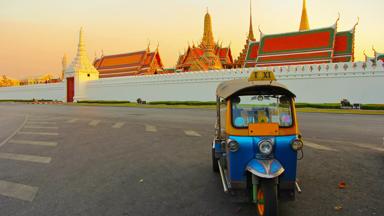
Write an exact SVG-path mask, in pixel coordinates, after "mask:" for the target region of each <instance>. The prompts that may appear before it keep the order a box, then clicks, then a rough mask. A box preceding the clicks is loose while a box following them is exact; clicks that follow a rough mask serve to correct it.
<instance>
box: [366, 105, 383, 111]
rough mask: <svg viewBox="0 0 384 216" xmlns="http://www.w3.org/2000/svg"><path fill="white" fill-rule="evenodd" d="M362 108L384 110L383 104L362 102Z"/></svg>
mask: <svg viewBox="0 0 384 216" xmlns="http://www.w3.org/2000/svg"><path fill="white" fill-rule="evenodd" d="M361 109H363V110H384V104H364V105H362V106H361Z"/></svg>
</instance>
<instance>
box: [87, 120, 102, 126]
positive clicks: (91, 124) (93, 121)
mask: <svg viewBox="0 0 384 216" xmlns="http://www.w3.org/2000/svg"><path fill="white" fill-rule="evenodd" d="M99 123H100V120H92V121H90V122H89V124H88V125H89V126H92V127H95V126H97V125H98V124H99Z"/></svg>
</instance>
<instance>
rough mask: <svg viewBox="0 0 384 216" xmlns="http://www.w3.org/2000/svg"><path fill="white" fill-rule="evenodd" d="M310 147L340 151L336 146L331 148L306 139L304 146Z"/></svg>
mask: <svg viewBox="0 0 384 216" xmlns="http://www.w3.org/2000/svg"><path fill="white" fill-rule="evenodd" d="M306 146H308V147H310V148H314V149H317V150H323V151H336V152H337V151H338V150H336V149H334V148H330V147H326V146H322V145H319V144H316V143H312V142H308V141H305V142H304V147H306Z"/></svg>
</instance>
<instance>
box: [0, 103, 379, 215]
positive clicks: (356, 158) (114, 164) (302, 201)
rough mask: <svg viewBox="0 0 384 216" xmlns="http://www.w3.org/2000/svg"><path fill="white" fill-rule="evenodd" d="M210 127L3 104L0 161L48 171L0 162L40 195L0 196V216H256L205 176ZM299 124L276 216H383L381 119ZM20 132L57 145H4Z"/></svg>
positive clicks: (160, 112) (206, 120) (179, 117)
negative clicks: (296, 154)
mask: <svg viewBox="0 0 384 216" xmlns="http://www.w3.org/2000/svg"><path fill="white" fill-rule="evenodd" d="M26 116H27V119H26ZM94 120H98V121H99V122H97V121H96V123H95V122H94V125H92V124H91V125H90V122H91V121H94ZM214 120H215V112H214V111H213V110H204V109H152V108H150V109H143V108H127V107H85V106H67V105H32V104H6V103H1V104H0V144H1V143H2V144H3V145H2V146H0V154H1V153H12V154H26V155H35V156H43V157H49V158H51V161H50V162H49V163H36V162H30V161H18V160H11V159H0V181H5V182H11V183H18V184H22V185H27V186H32V187H34V188H37V193H35V194H34V198H33V200H31V201H24V200H21V199H19V198H14V197H9V196H4V195H1V190H4V189H1V187H0V215H1V216H4V215H5V216H8V215H10V216H11V215H12V216H21V215H28V216H29V215H38V216H45V215H50V216H52V215H123V216H127V215H128V216H136V215H138V216H141V215H175V216H176V215H177V216H179V215H223V216H225V215H241V216H242V215H244V216H245V215H255V214H256V213H255V207H254V206H253V205H251V204H249V203H244V202H241V201H239V200H238V199H237V198H236V197H232V196H231V195H228V194H224V192H223V190H222V186H221V182H220V178H219V176H218V175H217V174H216V173H213V172H212V171H211V161H210V148H211V141H212V138H213V126H214ZM24 122H26V123H25V124H24V125H23V123H24ZM39 122H40V123H39ZM44 122H45V123H44ZM119 122H120V123H121V122H123V123H122V124H123V125H122V124H120V126H116V123H119ZM299 123H300V129H301V131H302V133H303V136H304V138H305V143H307V144H308V145H307V146H306V147H305V150H304V154H305V155H304V159H303V160H302V161H300V162H299V172H298V178H299V180H300V182H301V187H302V190H303V192H302V193H301V194H297V196H296V201H294V202H281V203H280V215H287V216H291V215H292V216H293V215H295V216H296V215H303V216H304V215H319V216H320V215H321V216H323V215H384V205H383V204H384V201H383V200H384V198H383V194H384V186H383V185H384V178H383V177H384V169H383V168H384V150H383V147H384V145H383V144H384V139H383V137H384V116H368V115H341V114H316V113H300V114H299ZM21 126H22V127H21ZM31 126H32V128H31ZM36 126H37V127H46V128H36ZM113 126H116V127H117V128H114V127H113ZM148 126H150V127H152V130H151V129H148V128H147V129H146V127H148ZM28 127H29V128H28ZM34 127H35V128H34ZM49 127H51V128H50V129H48V128H49ZM55 127H57V129H55ZM18 128H20V131H19V132H23V131H24V132H39V133H41V132H44V133H46V132H48V133H52V132H54V133H58V135H54V136H48V135H41V134H20V133H17V134H15V135H14V136H12V137H10V136H11V135H13V133H14V132H15V131H16V130H17V129H18ZM153 128H155V130H153ZM185 131H193V132H195V134H194V135H193V134H192V135H187V134H186V133H185ZM199 135H200V136H199ZM7 138H10V139H9V140H30V141H35V142H36V141H38V142H41V141H46V142H47V141H49V142H56V143H57V146H41V145H40V146H39V145H28V144H15V143H12V142H10V141H9V140H8V142H4V141H6V140H7ZM340 181H345V182H346V188H345V189H339V188H338V183H339V182H340ZM335 207H337V208H338V209H339V210H336V209H335Z"/></svg>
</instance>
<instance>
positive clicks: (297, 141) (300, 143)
mask: <svg viewBox="0 0 384 216" xmlns="http://www.w3.org/2000/svg"><path fill="white" fill-rule="evenodd" d="M291 146H292V149H293V150H295V151H299V150H301V149H302V148H303V146H304V144H303V141H302V140H300V139H295V140H293V141H292V144H291Z"/></svg>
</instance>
